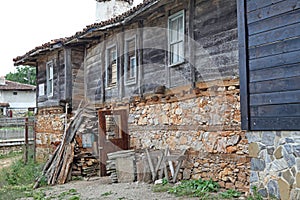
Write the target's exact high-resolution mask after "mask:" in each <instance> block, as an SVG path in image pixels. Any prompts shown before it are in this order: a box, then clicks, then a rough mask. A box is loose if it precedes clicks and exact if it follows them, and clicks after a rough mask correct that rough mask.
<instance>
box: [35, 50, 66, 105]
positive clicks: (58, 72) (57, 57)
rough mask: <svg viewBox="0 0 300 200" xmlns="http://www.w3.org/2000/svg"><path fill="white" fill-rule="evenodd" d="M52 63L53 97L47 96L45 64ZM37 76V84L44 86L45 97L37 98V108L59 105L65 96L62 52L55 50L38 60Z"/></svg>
mask: <svg viewBox="0 0 300 200" xmlns="http://www.w3.org/2000/svg"><path fill="white" fill-rule="evenodd" d="M49 61H52V62H53V96H52V97H48V96H47V80H46V77H47V72H46V65H47V62H49ZM37 71H38V74H37V84H38V85H39V84H44V85H45V92H44V93H45V95H43V96H38V98H37V102H38V106H39V107H51V106H57V105H59V100H60V99H63V98H64V95H65V86H64V85H65V84H64V83H65V65H64V51H63V50H56V51H53V52H51V53H49V54H47V55H45V56H42V57H40V58H39V60H38V70H37Z"/></svg>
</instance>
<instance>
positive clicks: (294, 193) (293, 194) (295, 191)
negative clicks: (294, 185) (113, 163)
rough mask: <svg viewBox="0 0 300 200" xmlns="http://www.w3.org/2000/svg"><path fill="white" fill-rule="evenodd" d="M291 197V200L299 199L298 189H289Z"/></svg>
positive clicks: (299, 191)
mask: <svg viewBox="0 0 300 200" xmlns="http://www.w3.org/2000/svg"><path fill="white" fill-rule="evenodd" d="M291 199H292V200H294V199H295V200H296V199H300V189H293V190H292V191H291Z"/></svg>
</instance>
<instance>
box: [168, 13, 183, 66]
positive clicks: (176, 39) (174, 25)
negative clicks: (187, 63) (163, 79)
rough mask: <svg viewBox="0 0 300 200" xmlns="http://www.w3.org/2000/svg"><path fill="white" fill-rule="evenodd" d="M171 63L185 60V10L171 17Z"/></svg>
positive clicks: (174, 63)
mask: <svg viewBox="0 0 300 200" xmlns="http://www.w3.org/2000/svg"><path fill="white" fill-rule="evenodd" d="M168 24H169V65H170V66H172V65H176V64H179V63H182V62H183V61H184V11H180V12H178V13H176V14H174V15H172V16H170V17H169V23H168Z"/></svg>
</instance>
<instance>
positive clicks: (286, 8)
mask: <svg viewBox="0 0 300 200" xmlns="http://www.w3.org/2000/svg"><path fill="white" fill-rule="evenodd" d="M245 7H246V9H245V11H244V13H245V16H244V18H245V24H244V30H246V31H245V38H244V39H245V40H246V45H247V46H246V53H247V55H246V57H245V58H244V59H245V60H246V62H245V63H246V65H247V66H242V70H243V71H245V73H247V74H248V77H249V80H248V81H247V80H246V82H245V85H247V87H248V91H247V93H248V95H249V102H248V103H249V108H245V112H244V111H243V113H245V115H247V112H248V114H249V116H250V121H249V129H251V130H299V129H300V127H299V123H300V117H299V116H300V103H299V102H300V101H299V99H300V69H299V65H300V3H299V1H297V0H285V1H275V2H269V1H258V0H253V1H246V6H245ZM247 109H248V111H246V110H247Z"/></svg>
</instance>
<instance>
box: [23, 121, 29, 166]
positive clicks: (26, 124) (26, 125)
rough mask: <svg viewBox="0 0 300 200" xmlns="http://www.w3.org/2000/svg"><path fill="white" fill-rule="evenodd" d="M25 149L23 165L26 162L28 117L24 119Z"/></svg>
mask: <svg viewBox="0 0 300 200" xmlns="http://www.w3.org/2000/svg"><path fill="white" fill-rule="evenodd" d="M24 141H25V149H24V163H25V164H27V162H28V117H26V118H25V138H24Z"/></svg>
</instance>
